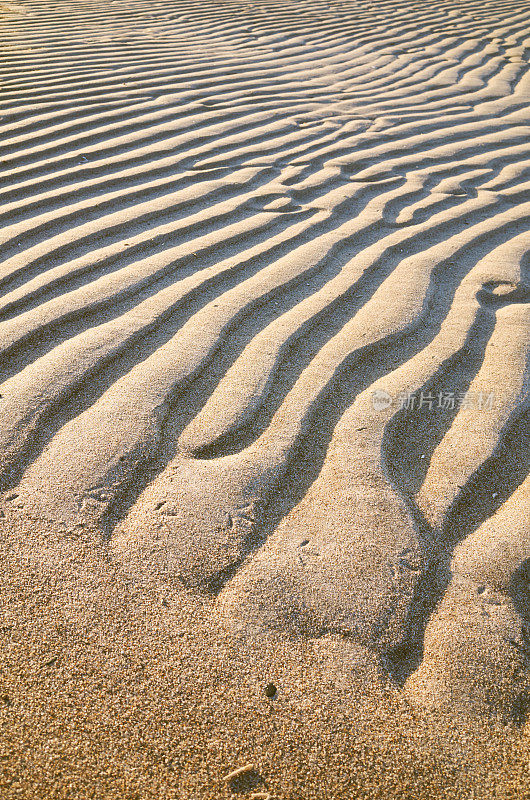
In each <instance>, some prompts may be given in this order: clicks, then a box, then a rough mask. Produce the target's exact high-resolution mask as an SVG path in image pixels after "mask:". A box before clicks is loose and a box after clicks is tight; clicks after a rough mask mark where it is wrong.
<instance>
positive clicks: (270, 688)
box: [265, 683, 278, 699]
mask: <svg viewBox="0 0 530 800" xmlns="http://www.w3.org/2000/svg"><path fill="white" fill-rule="evenodd" d="M277 691H278V689H277V688H276V686H275V685H274V684H273V683H268V684H267V685H266V687H265V694H266V695H267V697H270V698H271V699H272V698H273V697H275V696H276V692H277Z"/></svg>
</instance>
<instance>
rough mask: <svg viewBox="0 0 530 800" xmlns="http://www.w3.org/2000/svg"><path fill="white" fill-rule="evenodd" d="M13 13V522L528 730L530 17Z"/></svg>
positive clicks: (5, 338)
mask: <svg viewBox="0 0 530 800" xmlns="http://www.w3.org/2000/svg"><path fill="white" fill-rule="evenodd" d="M0 10H1V11H2V16H1V31H2V44H1V50H2V64H1V67H0V81H1V83H0V88H1V92H0V127H1V137H2V138H1V158H0V174H1V176H2V181H1V185H0V204H1V206H0V220H1V223H2V226H3V234H2V254H3V259H2V267H1V272H0V289H1V295H0V382H1V385H0V396H1V399H0V403H1V406H0V407H1V412H2V414H1V419H0V469H1V480H2V488H3V491H4V500H5V502H4V506H5V514H6V518H5V519H6V524H8V525H10V524H13V525H15V524H21V521H23V522H24V521H25V522H24V524H26V525H28V526H31V525H34V524H37V523H38V521H40V522H41V523H43V524H52V525H53V526H56V528H55V529H56V530H57V536H58V537H61V536H63V537H64V536H65V535H72V534H73V532H75V531H79V530H81V529H82V530H85V531H87V532H88V536H89V538H90V537H92V538H93V539H94V541H98V542H101V543H103V547H104V549H105V551H106V552H107V553H108V558H110V560H111V561H112V562H113V563H114V564H115V565H116V566H117V568H118V569H119V571H120V574H121V575H122V576H124V580H128V581H132V582H133V584H134V583H138V584H139V585H142V584H145V583H146V582H147V583H150V585H154V584H157V582H158V583H160V582H161V583H162V584H163V585H166V584H167V585H170V584H171V585H173V586H174V587H177V588H178V587H181V588H182V589H183V590H184V591H185V593H191V594H192V595H196V596H200V595H206V596H207V597H210V598H213V599H212V602H211V608H210V611H209V614H210V618H211V619H212V620H214V621H215V624H218V625H219V626H220V629H221V630H225V631H228V632H229V633H230V634H231V635H235V636H236V637H237V636H241V637H242V639H243V640H245V641H247V642H248V641H252V642H255V643H256V647H260V646H262V645H260V644H259V643H260V642H265V641H268V640H269V639H270V637H272V638H273V639H274V638H275V637H277V638H278V637H279V639H281V640H286V641H291V642H292V641H295V640H301V641H316V640H320V639H325V638H326V637H328V638H329V637H339V638H340V639H341V640H343V641H344V642H346V646H347V647H350V648H351V652H355V653H357V654H363V656H362V657H363V658H364V659H365V660H366V661H365V663H366V665H367V666H366V669H367V670H368V671H369V670H370V669H374V670H376V671H377V670H382V671H383V673H384V674H385V675H387V676H388V677H389V679H390V680H391V681H393V682H394V683H395V684H396V685H397V686H398V687H399V691H400V692H403V693H404V696H405V697H406V698H407V702H410V703H411V704H413V705H414V706H417V707H418V708H420V709H421V708H423V709H430V710H431V711H433V712H444V713H446V712H448V713H450V714H451V715H457V716H460V717H470V718H472V719H475V720H479V721H480V722H481V723H482V722H484V721H487V720H489V719H497V720H499V719H501V720H503V721H504V722H507V723H509V724H512V723H513V724H516V725H519V726H521V725H523V724H524V721H525V719H526V716H527V713H528V710H529V708H530V673H529V671H528V665H529V663H530V661H529V660H530V595H529V585H530V584H529V580H530V521H529V520H530V484H529V465H530V461H529V458H530V450H529V441H530V440H529V436H530V429H529V420H530V405H529V398H528V365H529V362H528V357H529V347H528V345H529V337H530V255H529V254H530V232H529V228H530V226H529V218H530V192H529V190H530V108H529V102H530V73H529V71H528V53H529V52H530V49H529V48H530V34H529V30H530V27H529V26H530V6H529V5H528V4H526V3H521V2H515V1H513V2H511V1H506V2H502V3H499V2H493V0H491V1H490V2H484V1H481V2H474V1H471V2H467V0H466V2H464V0H435V1H434V2H430V3H419V2H418V3H416V2H412V1H407V2H405V0H374V1H373V2H369V1H368V0H358V1H357V2H353V0H352V1H351V2H349V1H346V0H345V2H334V1H333V0H308V2H302V0H299V1H298V0H287V2H278V1H277V0H261V1H260V2H259V3H251V2H244V1H243V0H240V1H236V0H233V1H232V0H230V1H229V2H215V3H214V2H208V1H206V2H203V1H202V0H201V2H199V1H198V0H192V1H190V0H187V2H179V0H164V1H163V2H155V3H146V2H143V1H142V2H140V1H138V2H133V1H132V0H127V2H125V0H123V2H122V0H115V1H114V2H109V3H98V2H82V3H77V2H60V3H55V4H53V5H48V4H45V3H42V2H24V3H23V4H22V3H21V4H17V5H12V4H7V5H2V6H1V7H0ZM411 404H413V406H412V407H409V406H411ZM153 582H154V583H153Z"/></svg>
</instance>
